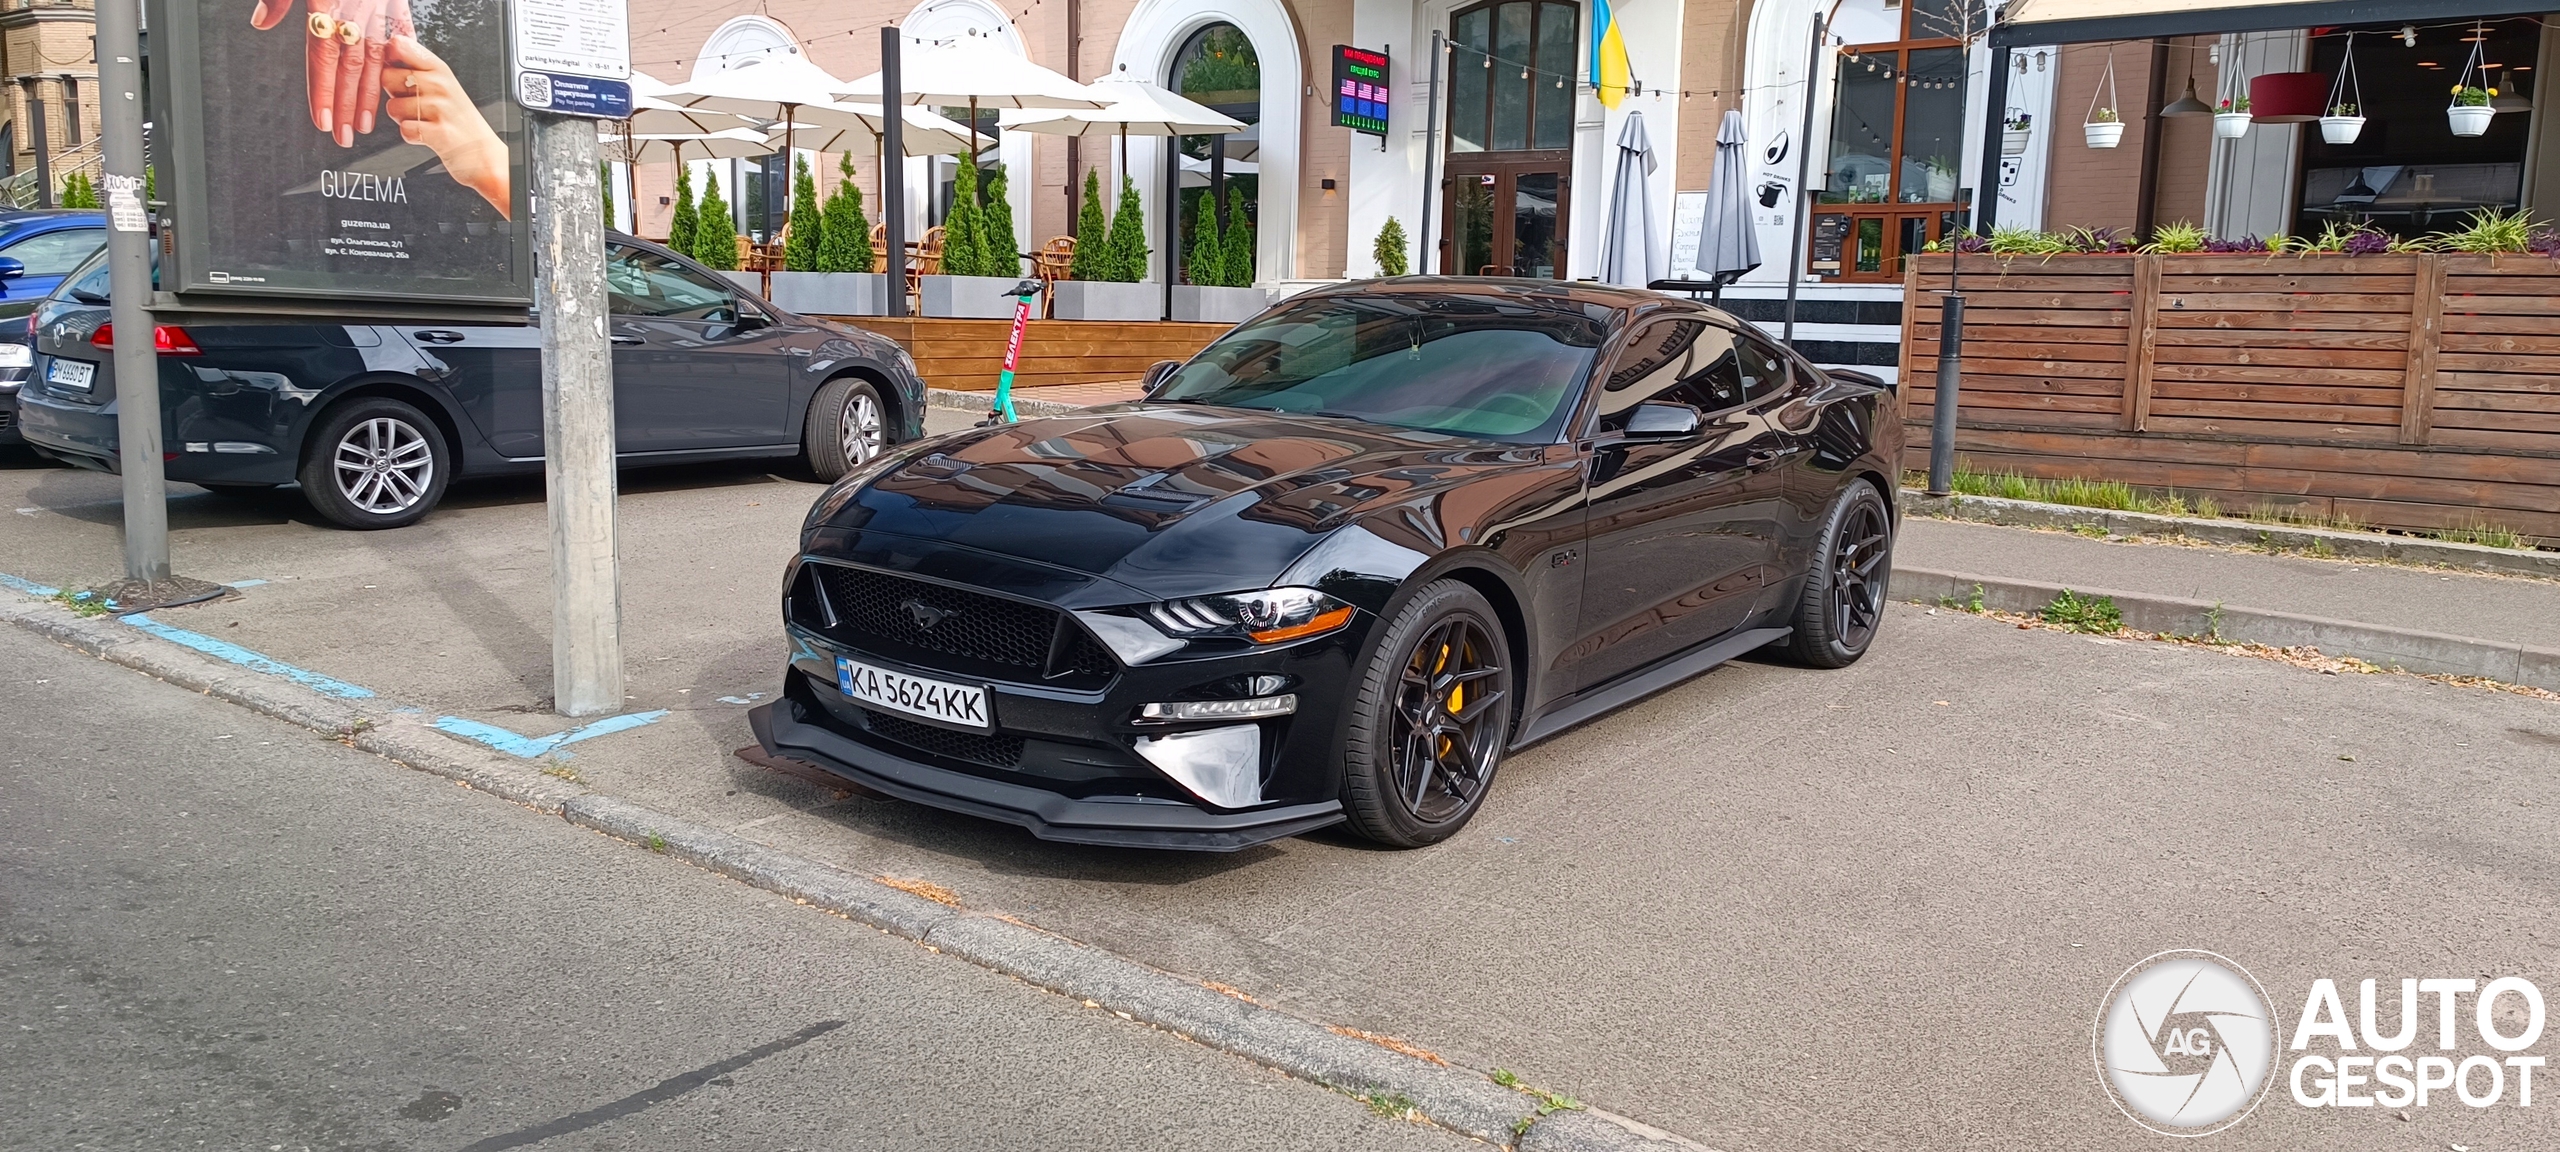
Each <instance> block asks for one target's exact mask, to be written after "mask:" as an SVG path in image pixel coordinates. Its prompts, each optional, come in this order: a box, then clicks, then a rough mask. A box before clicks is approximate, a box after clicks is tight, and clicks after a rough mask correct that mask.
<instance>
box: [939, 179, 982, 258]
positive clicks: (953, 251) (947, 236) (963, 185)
mask: <svg viewBox="0 0 2560 1152" xmlns="http://www.w3.org/2000/svg"><path fill="white" fill-rule="evenodd" d="M982 219H983V217H982V216H981V215H980V214H979V211H978V166H977V165H975V164H971V163H969V162H968V161H967V159H966V158H965V157H964V158H962V161H961V163H960V165H959V168H958V170H957V171H955V172H954V173H953V174H952V179H951V210H950V211H948V212H945V213H944V214H943V216H942V274H943V275H945V276H984V275H987V273H986V272H984V271H981V269H983V268H985V267H986V265H987V247H986V243H985V241H984V240H982V239H981V238H980V236H979V229H980V227H981V223H980V221H981V220H982Z"/></svg>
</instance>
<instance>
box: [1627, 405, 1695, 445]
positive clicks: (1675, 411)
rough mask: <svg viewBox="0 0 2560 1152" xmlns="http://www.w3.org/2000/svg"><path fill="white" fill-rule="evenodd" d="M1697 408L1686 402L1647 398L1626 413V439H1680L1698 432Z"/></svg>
mask: <svg viewBox="0 0 2560 1152" xmlns="http://www.w3.org/2000/svg"><path fill="white" fill-rule="evenodd" d="M1698 423H1699V419H1698V410H1697V409H1695V408H1692V407H1690V406H1688V405H1686V404H1673V403H1670V402H1668V401H1663V400H1647V401H1645V402H1644V403H1642V404H1638V405H1636V409H1635V411H1633V412H1629V413H1627V431H1626V436H1627V439H1630V440H1682V439H1686V438H1688V437H1691V436H1695V435H1697V434H1698Z"/></svg>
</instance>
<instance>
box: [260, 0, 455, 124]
mask: <svg viewBox="0 0 2560 1152" xmlns="http://www.w3.org/2000/svg"><path fill="white" fill-rule="evenodd" d="M305 3H307V4H308V5H309V12H308V14H307V15H306V16H305V17H304V19H303V22H302V27H303V30H304V32H305V39H304V41H303V77H304V81H305V84H306V87H307V89H308V94H309V107H310V113H311V126H312V127H314V128H317V129H319V130H320V131H322V132H324V133H327V134H328V135H329V136H330V138H332V139H334V140H336V141H337V142H338V146H339V147H341V148H352V147H354V146H355V138H356V137H357V136H358V135H359V134H364V133H370V132H372V131H373V125H374V119H375V114H376V110H377V109H378V108H379V107H380V106H381V103H382V97H383V91H382V63H383V58H384V55H385V54H386V52H387V51H388V49H389V45H390V40H391V37H392V36H395V35H414V34H415V28H414V27H413V26H412V24H411V22H410V17H409V3H408V0H305ZM292 7H293V0H258V6H257V8H256V10H255V11H253V12H251V13H250V16H249V24H250V26H251V27H253V28H258V29H260V30H266V29H271V28H274V27H276V26H277V25H279V24H282V23H283V22H284V18H285V15H286V13H288V12H289V11H291V9H292Z"/></svg>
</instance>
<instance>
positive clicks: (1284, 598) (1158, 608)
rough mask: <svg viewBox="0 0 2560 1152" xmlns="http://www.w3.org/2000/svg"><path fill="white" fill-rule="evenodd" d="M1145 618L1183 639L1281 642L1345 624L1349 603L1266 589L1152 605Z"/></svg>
mask: <svg viewBox="0 0 2560 1152" xmlns="http://www.w3.org/2000/svg"><path fill="white" fill-rule="evenodd" d="M1147 618H1148V619H1149V620H1151V621H1153V622H1154V623H1155V626H1156V627H1158V628H1161V629H1163V630H1164V631H1165V632H1166V634H1168V635H1172V636H1180V637H1184V638H1186V639H1188V638H1193V637H1207V636H1240V637H1243V638H1244V639H1247V640H1251V641H1253V642H1254V643H1256V644H1281V643H1286V642H1288V641H1291V640H1303V639H1306V638H1307V637H1309V636H1322V635H1324V634H1325V633H1327V632H1331V631H1333V630H1334V629H1336V628H1340V627H1342V626H1343V625H1345V624H1348V623H1350V622H1351V606H1350V605H1348V604H1345V603H1343V602H1342V601H1339V600H1336V599H1334V598H1333V597H1331V596H1327V595H1325V594H1324V593H1322V592H1318V591H1316V590H1315V589H1313V588H1265V589H1263V590H1261V591H1259V592H1230V593H1227V594H1226V595H1223V596H1194V597H1191V598H1189V599H1186V600H1168V601H1165V602H1164V603H1161V604H1151V605H1148V606H1147Z"/></svg>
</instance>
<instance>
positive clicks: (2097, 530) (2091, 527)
mask: <svg viewBox="0 0 2560 1152" xmlns="http://www.w3.org/2000/svg"><path fill="white" fill-rule="evenodd" d="M2071 534H2072V535H2074V536H2086V537H2088V538H2089V539H2092V540H2104V539H2106V538H2107V537H2109V536H2111V535H2114V533H2111V532H2109V531H2107V530H2106V529H2104V528H2101V527H2099V526H2097V525H2095V524H2074V525H2072V526H2071Z"/></svg>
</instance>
